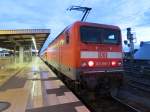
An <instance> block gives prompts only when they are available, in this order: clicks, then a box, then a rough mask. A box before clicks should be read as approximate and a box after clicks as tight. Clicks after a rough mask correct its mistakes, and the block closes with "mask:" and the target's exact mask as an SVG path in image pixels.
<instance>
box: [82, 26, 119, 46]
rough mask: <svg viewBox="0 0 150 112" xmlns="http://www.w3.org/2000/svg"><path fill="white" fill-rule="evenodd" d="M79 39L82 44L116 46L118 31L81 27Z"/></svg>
mask: <svg viewBox="0 0 150 112" xmlns="http://www.w3.org/2000/svg"><path fill="white" fill-rule="evenodd" d="M80 38H81V41H82V42H83V43H98V44H118V43H119V42H120V41H119V40H120V31H119V30H112V29H106V28H98V27H91V26H81V28H80Z"/></svg>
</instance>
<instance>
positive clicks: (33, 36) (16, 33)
mask: <svg viewBox="0 0 150 112" xmlns="http://www.w3.org/2000/svg"><path fill="white" fill-rule="evenodd" d="M49 34H50V29H17V30H0V47H1V48H6V49H11V50H12V49H14V47H15V46H31V45H33V44H35V45H34V46H36V47H37V50H40V48H41V47H42V46H43V44H44V42H45V40H46V39H47V38H48V36H49Z"/></svg>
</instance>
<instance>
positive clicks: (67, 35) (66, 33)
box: [65, 31, 69, 44]
mask: <svg viewBox="0 0 150 112" xmlns="http://www.w3.org/2000/svg"><path fill="white" fill-rule="evenodd" d="M65 41H66V44H69V31H66V32H65Z"/></svg>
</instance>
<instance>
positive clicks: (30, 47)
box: [30, 45, 32, 61]
mask: <svg viewBox="0 0 150 112" xmlns="http://www.w3.org/2000/svg"><path fill="white" fill-rule="evenodd" d="M30 53H31V54H30V55H31V61H32V45H31V46H30Z"/></svg>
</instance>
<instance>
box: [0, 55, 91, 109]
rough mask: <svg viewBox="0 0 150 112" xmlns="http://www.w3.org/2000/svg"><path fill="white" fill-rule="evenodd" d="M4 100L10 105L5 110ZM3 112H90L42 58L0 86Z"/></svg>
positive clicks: (35, 59)
mask: <svg viewBox="0 0 150 112" xmlns="http://www.w3.org/2000/svg"><path fill="white" fill-rule="evenodd" d="M6 72H7V74H8V73H9V72H8V71H6ZM3 74H5V72H4V73H3ZM0 75H1V74H0ZM3 102H4V104H5V102H6V104H9V105H7V106H8V107H7V108H5V110H2V107H3V105H2V104H3ZM1 111H2V112H89V110H88V109H87V108H86V107H85V106H84V104H83V103H82V102H81V101H80V100H79V99H78V98H77V97H76V96H75V95H74V94H73V93H72V92H71V91H70V90H69V89H68V88H67V87H66V86H65V85H64V83H63V82H62V81H60V80H59V79H58V78H57V76H56V75H55V73H54V72H52V71H51V70H50V69H49V67H48V66H47V65H46V64H45V63H44V62H43V61H42V60H41V59H40V58H39V57H36V58H34V60H33V61H32V62H31V63H28V64H25V65H24V66H23V67H22V68H20V70H18V71H17V72H14V74H13V75H11V76H10V77H9V78H8V79H7V80H6V81H5V82H4V83H3V84H1V85H0V112H1Z"/></svg>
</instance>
